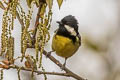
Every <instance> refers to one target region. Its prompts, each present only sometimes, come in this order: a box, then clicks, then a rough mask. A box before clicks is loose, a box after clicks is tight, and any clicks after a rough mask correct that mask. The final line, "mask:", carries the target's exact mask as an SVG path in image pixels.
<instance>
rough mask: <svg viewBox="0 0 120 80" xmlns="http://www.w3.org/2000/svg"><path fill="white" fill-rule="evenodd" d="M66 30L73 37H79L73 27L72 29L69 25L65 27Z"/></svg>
mask: <svg viewBox="0 0 120 80" xmlns="http://www.w3.org/2000/svg"><path fill="white" fill-rule="evenodd" d="M65 28H66V29H67V31H68V32H70V33H71V35H73V36H76V35H77V33H76V31H75V29H74V28H72V27H70V26H68V25H65Z"/></svg>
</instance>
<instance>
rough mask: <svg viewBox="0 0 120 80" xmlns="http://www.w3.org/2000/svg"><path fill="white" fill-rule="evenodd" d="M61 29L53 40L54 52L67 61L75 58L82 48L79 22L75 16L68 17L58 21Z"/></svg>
mask: <svg viewBox="0 0 120 80" xmlns="http://www.w3.org/2000/svg"><path fill="white" fill-rule="evenodd" d="M57 23H58V25H59V27H58V28H57V30H56V31H55V34H54V36H53V38H52V50H53V51H55V53H56V54H57V55H58V56H61V57H63V58H64V59H65V62H64V64H63V66H64V67H65V65H66V61H67V59H68V58H69V57H71V56H73V55H74V54H75V53H76V51H77V50H78V49H79V47H80V46H81V36H80V34H79V32H78V21H77V19H76V18H75V16H72V15H67V16H65V17H64V18H63V19H61V21H57Z"/></svg>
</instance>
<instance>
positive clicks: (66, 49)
mask: <svg viewBox="0 0 120 80" xmlns="http://www.w3.org/2000/svg"><path fill="white" fill-rule="evenodd" d="M79 46H80V44H79V39H78V38H77V37H76V42H75V43H73V42H72V40H71V39H69V38H67V37H63V36H60V35H54V37H53V40H52V49H53V50H54V51H55V52H56V54H57V55H58V56H61V57H66V58H67V57H70V56H72V55H73V54H74V53H75V52H76V51H77V50H78V48H79Z"/></svg>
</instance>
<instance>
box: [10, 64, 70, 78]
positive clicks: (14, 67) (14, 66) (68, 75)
mask: <svg viewBox="0 0 120 80" xmlns="http://www.w3.org/2000/svg"><path fill="white" fill-rule="evenodd" d="M10 68H12V69H19V68H20V70H25V71H33V72H35V73H37V74H38V75H40V74H48V75H58V76H66V77H70V74H68V73H58V72H42V71H37V70H32V69H29V68H25V67H19V66H17V65H13V66H9V69H10Z"/></svg>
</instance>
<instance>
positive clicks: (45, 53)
mask: <svg viewBox="0 0 120 80" xmlns="http://www.w3.org/2000/svg"><path fill="white" fill-rule="evenodd" d="M43 54H44V55H45V56H46V57H48V58H49V59H50V60H51V61H53V62H54V63H55V64H56V65H57V66H59V67H60V68H62V67H64V66H63V65H62V64H61V63H60V62H59V61H58V60H57V59H55V58H54V57H53V56H51V55H49V56H47V54H48V53H47V52H46V51H45V50H44V52H43ZM63 70H64V71H65V72H66V73H69V74H70V76H71V77H73V78H75V79H77V80H86V79H83V78H82V77H80V76H78V75H77V74H75V73H73V72H72V71H70V70H69V69H68V68H66V67H64V68H63Z"/></svg>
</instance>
